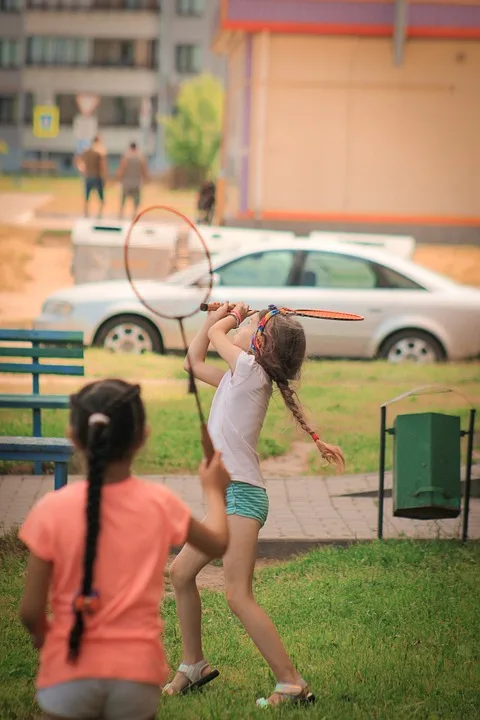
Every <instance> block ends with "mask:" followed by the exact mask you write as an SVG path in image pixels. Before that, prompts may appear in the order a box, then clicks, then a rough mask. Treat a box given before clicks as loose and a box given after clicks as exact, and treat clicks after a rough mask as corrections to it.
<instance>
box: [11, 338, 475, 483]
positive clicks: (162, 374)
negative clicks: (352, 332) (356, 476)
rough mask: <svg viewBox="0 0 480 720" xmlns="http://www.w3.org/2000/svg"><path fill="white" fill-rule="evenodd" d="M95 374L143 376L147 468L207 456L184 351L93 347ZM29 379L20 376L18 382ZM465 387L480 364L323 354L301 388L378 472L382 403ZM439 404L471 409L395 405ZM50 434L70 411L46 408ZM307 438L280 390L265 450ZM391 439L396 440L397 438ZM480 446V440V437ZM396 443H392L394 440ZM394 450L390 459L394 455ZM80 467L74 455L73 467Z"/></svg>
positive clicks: (358, 458) (55, 386) (17, 416)
mask: <svg viewBox="0 0 480 720" xmlns="http://www.w3.org/2000/svg"><path fill="white" fill-rule="evenodd" d="M85 362H86V372H87V375H88V379H89V380H92V379H97V378H101V377H109V376H118V377H122V378H125V379H127V380H130V381H135V382H140V383H142V386H143V397H144V399H145V401H146V404H147V409H148V419H149V423H150V426H151V435H150V439H149V442H148V444H147V446H146V447H145V448H144V450H143V451H142V452H141V453H140V455H139V456H138V458H137V461H136V471H137V472H139V473H151V474H154V473H159V474H163V473H182V472H194V471H195V470H196V468H197V466H198V463H199V461H200V457H201V449H200V444H199V433H198V418H197V414H196V407H195V401H194V398H193V396H192V395H188V394H187V382H186V379H185V377H186V376H185V373H184V371H183V369H182V363H183V361H182V359H181V358H179V357H173V356H167V357H161V356H158V355H145V356H141V357H135V358H133V357H132V356H129V355H111V354H109V353H107V352H105V351H103V350H88V351H87V353H86V361H85ZM19 382H20V383H22V382H23V384H18V383H19ZM83 382H84V380H83V379H82V380H81V381H80V383H79V381H78V379H75V380H72V381H70V382H69V381H65V380H55V379H47V380H46V383H45V384H43V385H42V387H43V391H44V392H47V391H50V392H52V391H53V392H59V393H67V392H70V391H71V390H73V389H75V388H76V387H78V385H79V384H82V383H83ZM28 383H29V379H28V378H27V379H24V380H23V381H19V380H18V377H11V378H9V379H8V380H7V378H6V376H3V377H2V376H1V375H0V392H15V391H19V392H29V389H28V388H29V384H28ZM432 383H433V384H442V385H448V386H454V387H457V388H458V389H459V390H460V392H462V393H463V394H464V395H465V396H466V397H468V398H469V399H470V401H471V402H472V403H473V404H474V405H477V406H478V405H479V400H480V364H478V363H470V364H448V365H432V366H416V365H403V366H400V365H399V366H396V365H388V364H387V363H383V362H368V363H366V362H321V361H309V362H307V363H306V365H305V369H304V375H303V380H302V383H301V386H300V389H299V395H300V399H301V400H302V402H303V404H304V407H305V411H306V412H307V416H308V417H309V419H311V421H312V426H313V427H315V428H317V429H318V431H319V432H320V434H321V436H322V437H323V438H324V439H325V440H327V441H329V442H333V443H336V444H338V445H341V446H342V448H343V449H344V452H345V455H346V458H347V472H349V473H360V472H373V471H375V470H376V468H377V464H378V433H379V407H380V405H381V404H382V403H383V402H385V401H387V400H390V399H392V398H394V397H396V396H397V395H399V394H400V393H402V392H405V391H407V390H410V389H412V388H415V387H418V386H421V385H426V384H432ZM201 396H202V402H203V406H204V409H205V411H207V410H208V408H209V406H210V403H211V399H212V397H213V391H212V390H211V388H208V387H206V386H202V388H201ZM427 409H435V410H442V411H447V412H454V413H457V412H458V413H459V414H460V415H461V416H462V418H463V421H464V425H465V420H466V416H467V410H466V408H465V406H464V403H463V401H462V400H461V399H458V397H457V396H455V395H453V394H449V395H445V394H443V395H429V396H424V397H417V398H412V399H410V400H407V401H404V402H402V403H400V404H399V405H398V406H395V407H394V408H393V409H392V411H391V413H390V415H389V419H390V420H393V417H394V412H395V411H398V412H407V411H411V412H416V411H420V410H427ZM43 417H44V430H43V432H44V435H52V436H54V437H55V436H62V435H63V434H64V432H65V428H66V423H67V413H66V412H64V411H51V412H45V413H44V415H43ZM0 427H1V429H2V434H4V435H29V434H30V433H31V420H30V414H29V412H19V411H11V410H0ZM302 438H305V436H304V435H302V434H299V433H298V431H297V430H296V428H295V425H294V423H293V421H292V418H291V417H290V416H289V415H288V413H287V411H286V410H285V408H284V406H283V401H282V399H281V397H280V396H279V395H278V394H275V395H274V397H273V400H272V402H271V405H270V409H269V412H268V415H267V419H266V422H265V425H264V428H263V432H262V435H261V440H260V446H259V451H260V455H261V457H262V458H266V457H270V456H274V455H281V454H283V453H286V452H287V451H288V450H289V448H290V446H291V443H292V441H294V440H296V439H302ZM389 445H391V443H389ZM477 447H478V441H477ZM390 449H391V448H390ZM390 459H391V458H390V450H389V455H388V458H387V460H388V462H390ZM79 468H80V466H79V462H78V458H76V459H74V463H73V466H72V470H73V471H78V470H79ZM13 470H18V466H12V465H7V464H5V463H3V464H0V472H8V471H10V472H12V471H13ZM308 472H310V473H312V474H319V473H323V472H325V469H324V468H323V467H322V463H321V458H320V456H319V454H318V453H317V451H316V450H315V447H314V446H313V445H312V452H311V456H310V462H309V470H308Z"/></svg>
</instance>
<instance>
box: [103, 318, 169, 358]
mask: <svg viewBox="0 0 480 720" xmlns="http://www.w3.org/2000/svg"><path fill="white" fill-rule="evenodd" d="M94 345H95V346H97V347H104V348H105V349H106V350H110V351H111V352H123V353H132V354H134V355H142V354H143V353H146V352H154V353H161V352H163V344H162V339H161V337H160V333H159V332H158V330H157V329H156V328H155V327H154V326H153V325H152V324H151V323H150V322H149V321H148V320H145V319H144V318H142V317H139V316H138V315H119V316H118V317H114V318H112V319H111V320H107V322H106V323H104V325H102V327H101V328H100V330H99V331H98V333H97V336H96V338H95V342H94Z"/></svg>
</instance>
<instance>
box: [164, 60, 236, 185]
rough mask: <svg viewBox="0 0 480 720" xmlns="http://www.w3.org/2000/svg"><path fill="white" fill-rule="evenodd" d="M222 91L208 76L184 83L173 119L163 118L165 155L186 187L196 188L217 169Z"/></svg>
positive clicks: (171, 117)
mask: <svg viewBox="0 0 480 720" xmlns="http://www.w3.org/2000/svg"><path fill="white" fill-rule="evenodd" d="M223 95H224V91H223V87H222V85H221V83H220V82H219V81H218V80H217V79H216V78H214V77H213V75H210V74H208V73H204V74H203V75H198V76H197V77H195V78H193V79H191V80H187V81H186V82H184V83H182V85H181V88H180V91H179V94H178V98H177V104H176V109H175V112H174V114H173V115H171V116H169V117H163V118H162V119H161V122H162V123H163V125H164V127H165V151H166V154H167V157H168V159H169V161H170V162H171V163H172V165H173V166H174V168H176V169H178V170H179V171H180V175H183V177H184V182H186V183H187V184H192V183H194V184H197V183H199V182H201V181H202V180H204V179H205V177H206V176H207V175H208V174H209V172H215V169H216V166H217V165H218V159H219V150H220V145H221V138H222V114H223Z"/></svg>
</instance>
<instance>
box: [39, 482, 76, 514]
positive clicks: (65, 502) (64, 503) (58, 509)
mask: <svg viewBox="0 0 480 720" xmlns="http://www.w3.org/2000/svg"><path fill="white" fill-rule="evenodd" d="M85 490H86V481H85V480H79V481H77V482H73V483H70V484H69V485H65V487H63V488H60V490H51V491H50V492H47V493H46V494H45V495H43V497H41V498H40V500H39V501H38V502H37V503H36V504H35V505H34V509H35V510H36V512H37V513H48V514H52V513H58V514H62V513H63V512H65V510H66V509H67V508H68V507H69V506H71V505H72V504H75V503H77V502H78V501H79V500H80V499H81V498H82V497H83V496H84V495H85Z"/></svg>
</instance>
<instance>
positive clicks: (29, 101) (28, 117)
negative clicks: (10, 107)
mask: <svg viewBox="0 0 480 720" xmlns="http://www.w3.org/2000/svg"><path fill="white" fill-rule="evenodd" d="M24 103H25V106H24V108H23V119H24V122H26V123H32V122H33V105H34V98H33V93H31V92H26V93H25V99H24Z"/></svg>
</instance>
